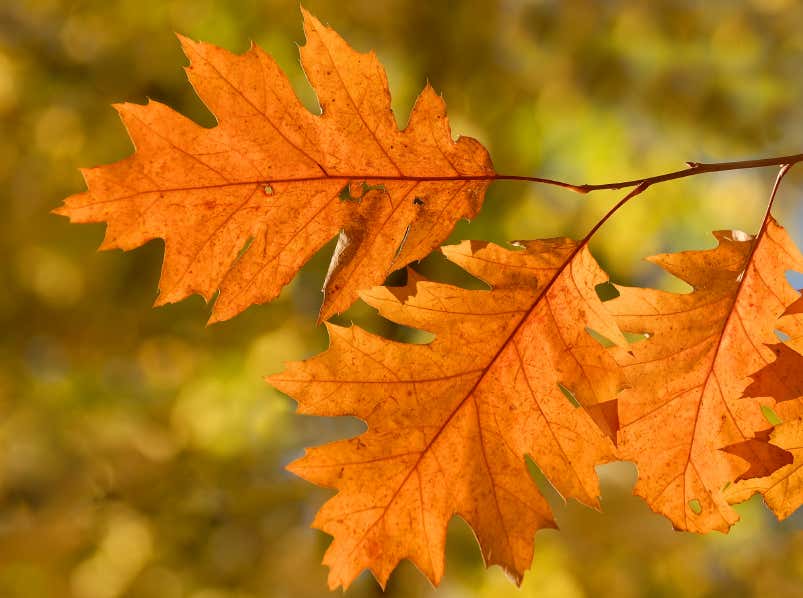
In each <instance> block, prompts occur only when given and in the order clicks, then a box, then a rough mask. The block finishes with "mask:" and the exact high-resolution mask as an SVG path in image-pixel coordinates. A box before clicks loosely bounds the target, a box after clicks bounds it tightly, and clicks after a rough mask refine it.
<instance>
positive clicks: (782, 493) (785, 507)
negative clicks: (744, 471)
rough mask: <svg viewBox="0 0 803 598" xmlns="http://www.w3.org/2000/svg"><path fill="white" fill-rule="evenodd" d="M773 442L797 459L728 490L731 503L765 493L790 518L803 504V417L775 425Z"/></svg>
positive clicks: (776, 509)
mask: <svg viewBox="0 0 803 598" xmlns="http://www.w3.org/2000/svg"><path fill="white" fill-rule="evenodd" d="M771 439H772V443H773V445H777V446H778V447H779V448H781V449H785V450H787V451H789V452H790V453H791V454H792V456H793V457H794V461H793V462H792V463H791V464H789V465H786V466H785V467H782V468H781V469H778V470H777V471H775V472H773V473H772V474H771V475H769V476H767V477H758V478H753V479H747V480H743V481H740V482H738V483H736V484H733V485H732V486H730V487H729V488H728V489H727V490H726V493H725V495H726V497H727V499H728V501H730V502H731V503H733V504H735V503H739V502H743V501H745V500H747V499H748V498H750V497H751V496H753V495H754V494H756V493H759V494H763V495H764V502H766V503H767V506H768V507H769V508H770V509H772V510H773V512H774V513H775V514H776V515H777V516H778V519H786V518H787V517H789V516H790V515H791V514H792V513H794V512H795V511H796V510H797V509H798V508H799V507H800V505H802V504H803V419H800V418H798V419H793V420H791V421H787V422H784V423H782V424H780V425H778V426H776V427H775V429H774V430H773V431H772V436H771Z"/></svg>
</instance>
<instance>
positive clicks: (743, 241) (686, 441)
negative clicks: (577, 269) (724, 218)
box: [606, 215, 803, 532]
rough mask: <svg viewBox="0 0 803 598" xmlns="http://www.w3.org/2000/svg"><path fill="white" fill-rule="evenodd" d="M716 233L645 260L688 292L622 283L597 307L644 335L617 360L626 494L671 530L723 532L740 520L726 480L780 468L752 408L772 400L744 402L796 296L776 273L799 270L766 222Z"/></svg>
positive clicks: (758, 412)
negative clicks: (628, 476)
mask: <svg viewBox="0 0 803 598" xmlns="http://www.w3.org/2000/svg"><path fill="white" fill-rule="evenodd" d="M714 235H715V237H716V238H717V240H718V245H717V247H715V248H714V249H710V250H704V251H687V252H682V253H676V254H664V255H658V256H654V257H652V258H649V259H650V261H652V262H653V263H656V264H658V265H660V266H662V267H663V268H664V269H665V270H667V271H668V272H670V273H671V274H673V275H675V276H677V277H678V278H680V279H682V280H684V281H685V282H687V283H689V284H690V285H691V286H692V287H693V288H694V291H693V292H691V293H688V294H675V293H668V292H664V291H659V290H654V289H639V288H628V287H620V288H619V291H620V293H621V295H620V296H619V297H618V298H616V299H614V300H612V301H610V302H608V303H606V305H607V306H608V307H609V309H611V311H612V313H614V314H615V316H616V319H617V322H618V324H619V326H620V328H621V329H622V330H623V331H627V332H632V333H647V334H648V335H649V339H647V340H645V341H643V342H640V343H636V344H633V345H631V346H630V351H629V352H626V351H619V352H618V353H617V360H618V361H619V363H620V365H621V366H622V367H623V369H624V371H625V374H626V376H627V380H628V382H629V383H630V385H631V388H629V389H626V390H625V391H623V392H622V394H621V395H619V416H620V419H621V426H622V428H621V433H620V454H621V457H622V458H623V459H626V460H632V461H634V462H635V463H636V464H637V466H638V470H639V479H638V482H637V484H636V487H635V493H636V494H638V495H639V496H642V497H643V498H644V499H645V500H646V501H647V502H648V503H649V505H650V506H651V507H652V508H653V509H654V510H655V511H657V512H659V513H663V514H664V515H666V516H667V517H668V518H669V519H670V520H671V521H672V523H673V525H674V526H675V527H676V528H677V529H681V530H690V531H696V532H706V531H710V530H720V531H726V530H727V529H728V528H729V527H730V526H731V525H732V524H733V523H734V522H735V521H736V520H737V519H738V516H737V515H736V512H735V511H734V510H733V508H732V507H731V506H730V504H729V503H728V501H727V499H726V497H725V496H724V494H723V488H724V487H725V486H726V485H728V484H730V483H731V482H733V481H735V480H737V479H739V477H740V476H742V475H743V474H745V473H747V472H748V471H750V472H751V475H767V474H769V473H770V472H772V471H775V470H776V469H778V467H780V466H781V465H784V464H786V463H788V461H789V456H788V455H787V454H785V453H784V452H783V451H778V450H772V449H768V448H767V446H766V444H767V441H766V438H763V437H761V436H760V435H758V436H757V433H759V432H761V431H762V430H767V429H768V428H769V427H770V423H769V422H768V421H767V419H766V418H765V416H764V414H763V413H762V409H761V407H762V405H770V406H771V405H772V404H773V403H774V401H773V399H772V398H770V397H764V398H761V399H757V398H742V395H743V392H744V390H745V387H746V386H747V385H748V383H749V382H750V380H749V378H748V375H749V374H751V373H752V372H755V371H756V370H758V369H759V368H761V367H762V366H764V365H766V364H767V363H769V362H771V361H772V360H773V358H774V354H773V352H772V351H771V350H770V349H769V348H768V347H767V346H766V345H767V344H771V343H772V342H774V341H775V340H776V337H775V335H774V334H773V327H774V325H775V322H776V320H777V318H778V316H779V315H780V314H781V313H782V312H783V311H784V309H785V308H786V306H787V305H789V304H790V303H791V302H792V301H794V299H795V298H796V297H797V293H796V292H795V291H794V289H792V288H791V287H790V286H789V285H788V284H787V283H786V280H785V278H784V276H785V273H786V271H787V270H792V269H794V270H802V269H803V256H801V254H800V252H799V251H798V250H797V248H796V247H795V246H794V244H793V242H792V241H791V239H790V238H789V237H788V235H787V234H786V231H785V230H784V229H783V228H782V227H781V226H779V225H778V224H777V223H776V222H775V220H774V219H773V218H772V217H771V216H769V215H768V217H767V218H766V219H765V223H764V225H763V226H762V230H761V232H760V233H759V235H758V236H757V238H755V239H754V238H751V237H750V236H748V235H746V234H745V233H741V232H738V231H717V232H715V233H714ZM728 447H730V449H729V450H723V449H727V448H728ZM736 447H738V448H736Z"/></svg>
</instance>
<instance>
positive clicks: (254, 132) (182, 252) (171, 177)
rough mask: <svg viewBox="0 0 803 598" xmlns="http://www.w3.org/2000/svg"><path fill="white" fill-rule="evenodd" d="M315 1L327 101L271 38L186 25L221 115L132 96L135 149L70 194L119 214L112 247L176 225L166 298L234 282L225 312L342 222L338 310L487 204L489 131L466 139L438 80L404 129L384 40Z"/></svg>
mask: <svg viewBox="0 0 803 598" xmlns="http://www.w3.org/2000/svg"><path fill="white" fill-rule="evenodd" d="M302 12H303V16H304V30H305V33H306V38H307V40H306V44H305V45H304V46H303V47H302V48H301V61H302V66H303V68H304V71H305V73H306V75H307V77H308V79H309V81H310V82H311V84H312V86H313V88H314V89H315V92H316V94H317V97H318V101H319V103H320V106H321V114H320V115H313V114H312V113H310V112H309V111H308V110H306V109H305V108H304V107H303V106H302V104H301V103H300V102H299V100H298V99H297V98H296V96H295V94H294V92H293V90H292V88H291V86H290V82H289V81H288V79H287V77H286V76H285V74H284V73H283V72H282V71H281V69H280V68H279V67H278V65H277V64H276V62H275V61H274V60H273V59H272V58H271V57H270V56H268V55H267V54H266V53H265V52H263V51H262V50H261V49H260V48H258V47H257V46H253V45H252V47H251V49H250V50H249V51H248V52H246V53H245V54H243V55H235V54H231V53H230V52H227V51H226V50H223V49H221V48H218V47H215V46H212V45H209V44H204V43H197V42H194V41H191V40H189V39H187V38H184V37H181V38H180V39H181V44H182V46H183V48H184V52H185V54H186V55H187V57H188V58H189V59H190V66H189V67H188V68H187V73H188V76H189V79H190V82H191V83H192V85H193V87H194V88H195V91H196V92H197V94H198V95H199V97H200V98H201V99H202V100H203V101H204V103H205V104H206V105H207V107H208V108H209V109H210V110H211V111H212V113H213V114H214V115H215V116H216V117H217V121H218V124H217V126H215V127H212V128H209V129H207V128H204V127H201V126H199V125H197V124H196V123H194V122H192V121H190V120H188V119H186V118H185V117H183V116H182V115H180V114H179V113H177V112H175V111H173V110H171V109H170V108H168V107H167V106H165V105H163V104H160V103H159V102H154V101H149V102H148V104H147V105H144V106H141V105H134V104H122V105H118V106H116V108H117V110H118V112H119V113H120V116H121V118H122V120H123V122H124V124H125V126H126V128H127V129H128V132H129V135H130V136H131V139H132V141H133V142H134V145H135V147H136V152H135V154H134V155H132V156H131V157H129V158H127V159H124V160H122V161H120V162H117V163H115V164H111V165H108V166H101V167H98V168H90V169H86V170H84V171H83V174H84V178H85V179H86V183H87V187H88V191H86V192H85V193H80V194H78V195H73V196H72V197H69V198H68V199H67V200H66V201H65V204H64V206H63V207H61V208H59V209H58V210H56V211H57V213H59V214H63V215H66V216H69V217H70V219H71V220H72V221H73V222H103V221H105V222H107V223H108V226H107V229H106V237H105V239H104V241H103V244H102V245H101V249H112V248H121V249H124V250H128V249H132V248H134V247H138V246H140V245H142V244H144V243H146V242H147V241H149V240H151V239H155V238H161V239H164V242H165V257H164V264H163V267H162V275H161V279H160V282H159V296H158V298H157V300H156V304H157V305H161V304H165V303H171V302H175V301H179V300H181V299H183V298H185V297H187V296H189V295H191V294H193V293H198V294H200V295H202V296H203V297H204V298H205V299H206V300H207V301H209V300H211V298H212V297H213V296H214V294H215V292H216V291H218V290H219V291H220V294H219V296H218V298H217V300H216V301H215V304H214V306H213V310H212V315H211V318H210V322H214V321H218V320H225V319H228V318H231V317H233V316H235V315H236V314H238V313H239V312H241V311H243V310H244V309H246V308H247V307H248V306H249V305H252V304H254V303H264V302H267V301H271V300H272V299H274V298H275V297H276V296H277V295H278V294H279V292H280V290H281V289H282V287H283V286H284V285H286V284H287V283H288V282H289V281H290V280H291V279H292V278H293V276H294V275H295V273H296V272H297V271H298V269H299V268H300V267H301V266H302V265H303V264H304V263H305V262H306V261H307V260H308V259H309V258H310V257H311V256H312V255H313V254H314V253H315V252H317V251H318V250H319V249H320V248H321V247H322V246H323V245H324V244H325V243H327V242H328V241H329V240H330V239H332V238H333V237H335V236H337V235H338V234H339V235H340V237H339V239H340V241H339V243H338V246H337V248H336V250H335V253H334V255H333V257H332V261H331V264H330V268H329V273H328V275H327V277H326V281H325V284H324V292H325V297H324V302H323V305H322V307H321V313H320V317H321V319H326V318H328V317H330V316H331V315H333V314H335V313H339V312H342V311H344V310H345V309H346V308H347V307H348V306H349V305H351V303H352V302H353V301H354V300H356V298H357V291H358V290H359V289H363V288H370V287H371V286H374V285H376V284H381V283H382V282H383V281H384V279H385V277H386V275H387V274H388V273H389V272H390V271H391V270H394V269H396V268H399V267H402V266H404V265H405V264H408V263H410V262H412V261H415V260H418V259H421V258H422V257H424V256H425V255H427V254H428V253H430V252H431V251H432V250H433V249H435V248H436V247H438V245H440V243H441V242H442V241H443V240H444V239H445V238H446V237H447V236H448V234H449V232H450V231H451V230H452V228H453V226H454V224H455V222H456V221H457V220H459V219H460V218H471V217H473V216H474V215H475V214H476V213H477V211H478V210H479V208H480V206H481V204H482V201H483V197H484V193H485V189H486V187H487V185H488V184H489V181H490V180H491V179H492V177H493V175H494V171H493V167H492V165H491V160H490V157H489V156H488V153H487V152H486V150H485V149H484V148H483V147H482V146H481V145H480V144H479V143H478V142H477V141H475V140H474V139H470V138H466V137H461V138H459V139H458V140H457V141H456V142H455V141H453V139H452V136H451V132H450V129H449V124H448V121H447V119H446V111H445V104H444V102H443V99H442V98H441V97H439V96H438V95H437V94H436V93H435V92H434V91H433V89H432V88H431V87H430V86H429V85H427V86H426V87H425V88H424V90H423V91H422V92H421V95H420V96H419V97H418V100H417V101H416V103H415V106H414V107H413V110H412V113H411V114H410V118H409V122H408V124H407V127H406V128H405V129H404V130H401V131H400V130H399V129H398V127H397V125H396V120H395V118H394V116H393V113H392V111H391V106H390V93H389V91H388V84H387V77H386V75H385V70H384V68H383V67H382V65H381V64H380V63H379V61H378V60H377V58H376V56H375V55H374V53H373V52H370V53H368V54H361V53H359V52H356V51H354V50H353V49H351V48H350V47H349V46H348V45H347V44H346V42H345V41H343V39H342V38H340V36H338V34H337V33H335V32H334V31H333V30H332V29H330V28H328V27H325V26H323V25H322V24H321V23H320V22H319V21H318V20H317V19H316V18H315V17H313V16H312V15H310V13H308V12H307V11H306V10H304V9H302Z"/></svg>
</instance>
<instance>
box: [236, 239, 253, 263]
mask: <svg viewBox="0 0 803 598" xmlns="http://www.w3.org/2000/svg"><path fill="white" fill-rule="evenodd" d="M253 242H254V237H248V238H247V239H246V240H245V243H243V246H242V247H241V248H240V251H238V252H237V257H236V258H235V259H234V261H235V262H236V261H237V260H239V259H240V258H241V257H243V254H244V253H245V252H246V251H248V248H249V247H251V243H253Z"/></svg>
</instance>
